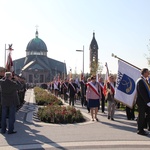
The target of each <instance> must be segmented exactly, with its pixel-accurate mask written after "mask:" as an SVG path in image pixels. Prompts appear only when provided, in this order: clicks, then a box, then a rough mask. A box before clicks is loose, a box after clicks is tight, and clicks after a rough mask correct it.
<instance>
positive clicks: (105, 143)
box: [0, 89, 150, 150]
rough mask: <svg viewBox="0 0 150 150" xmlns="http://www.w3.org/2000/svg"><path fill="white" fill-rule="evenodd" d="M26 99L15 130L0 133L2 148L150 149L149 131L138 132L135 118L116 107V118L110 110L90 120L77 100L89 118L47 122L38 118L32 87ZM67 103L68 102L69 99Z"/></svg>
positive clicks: (48, 149) (67, 149)
mask: <svg viewBox="0 0 150 150" xmlns="http://www.w3.org/2000/svg"><path fill="white" fill-rule="evenodd" d="M25 100H26V103H25V104H24V105H23V107H22V108H21V109H20V110H19V111H18V112H17V120H16V123H15V130H17V133H16V134H12V135H9V134H3V135H2V134H0V150H3V149H4V150H9V149H10V150H14V149H34V150H44V149H46V150H56V149H59V150H85V149H86V150H96V149H97V150H98V149H103V150H114V149H118V150H134V149H136V150H137V149H139V150H146V149H147V150H148V149H150V134H149V135H148V136H141V135H138V134H136V130H137V124H136V121H133V120H127V119H126V114H125V112H124V111H119V110H116V112H115V121H111V120H108V119H107V112H106V113H105V114H104V113H101V111H99V113H98V119H99V120H100V121H99V122H96V121H94V122H93V121H91V116H90V114H89V113H88V112H87V109H86V108H85V107H83V108H82V107H81V105H80V103H79V101H77V102H76V104H75V107H76V109H80V111H81V112H82V113H83V115H84V116H85V117H86V118H87V121H86V122H84V123H77V124H48V123H43V122H40V121H38V119H37V117H36V113H35V112H36V110H37V105H35V99H34V93H33V89H29V90H28V91H27V92H26V96H25ZM66 105H68V104H67V103H66Z"/></svg>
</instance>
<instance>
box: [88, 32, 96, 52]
mask: <svg viewBox="0 0 150 150" xmlns="http://www.w3.org/2000/svg"><path fill="white" fill-rule="evenodd" d="M94 47H95V49H96V50H98V44H97V41H96V39H95V33H94V32H93V39H92V41H91V44H90V48H89V49H93V48H94Z"/></svg>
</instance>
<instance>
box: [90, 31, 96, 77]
mask: <svg viewBox="0 0 150 150" xmlns="http://www.w3.org/2000/svg"><path fill="white" fill-rule="evenodd" d="M89 50H90V74H91V75H96V71H97V68H98V44H97V41H96V39H95V32H93V39H92V41H91V44H90V48H89Z"/></svg>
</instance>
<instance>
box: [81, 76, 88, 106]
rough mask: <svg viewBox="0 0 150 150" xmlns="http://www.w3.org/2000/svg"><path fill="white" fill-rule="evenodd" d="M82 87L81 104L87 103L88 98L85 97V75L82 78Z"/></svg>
mask: <svg viewBox="0 0 150 150" xmlns="http://www.w3.org/2000/svg"><path fill="white" fill-rule="evenodd" d="M80 88H81V105H82V107H83V105H87V104H86V98H85V83H84V77H82V78H81V81H80Z"/></svg>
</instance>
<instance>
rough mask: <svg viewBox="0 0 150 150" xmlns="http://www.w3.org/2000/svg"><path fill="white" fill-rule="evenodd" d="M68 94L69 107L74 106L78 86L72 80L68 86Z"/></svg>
mask: <svg viewBox="0 0 150 150" xmlns="http://www.w3.org/2000/svg"><path fill="white" fill-rule="evenodd" d="M68 92H69V105H72V106H74V100H75V94H76V92H77V86H76V84H75V83H74V80H73V79H72V78H70V82H69V85H68Z"/></svg>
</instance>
